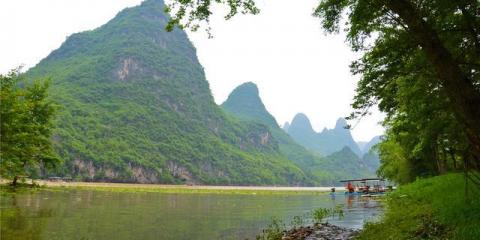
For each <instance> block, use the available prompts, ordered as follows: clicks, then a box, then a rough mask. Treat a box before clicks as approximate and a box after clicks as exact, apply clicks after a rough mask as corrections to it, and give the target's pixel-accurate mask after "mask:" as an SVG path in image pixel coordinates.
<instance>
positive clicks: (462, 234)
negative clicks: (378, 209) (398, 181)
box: [358, 174, 480, 240]
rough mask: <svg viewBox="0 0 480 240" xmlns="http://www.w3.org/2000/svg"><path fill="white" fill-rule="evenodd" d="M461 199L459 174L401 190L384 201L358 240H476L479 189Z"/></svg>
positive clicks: (462, 184)
mask: <svg viewBox="0 0 480 240" xmlns="http://www.w3.org/2000/svg"><path fill="white" fill-rule="evenodd" d="M469 193H470V197H469V198H468V199H469V200H470V203H467V200H466V197H465V181H464V177H463V175H462V174H448V175H443V176H438V177H432V178H428V179H421V180H417V181H416V182H414V183H411V184H407V185H404V186H401V187H400V188H399V189H398V191H395V192H394V193H392V194H390V195H389V196H388V197H387V209H386V211H385V215H384V217H383V219H382V220H381V221H380V222H377V223H367V224H366V225H365V228H364V231H363V232H362V233H361V234H360V235H359V236H358V239H382V240H384V239H395V240H397V239H462V240H463V239H465V240H467V239H472V240H473V239H480V189H478V188H477V189H471V190H470V192H469Z"/></svg>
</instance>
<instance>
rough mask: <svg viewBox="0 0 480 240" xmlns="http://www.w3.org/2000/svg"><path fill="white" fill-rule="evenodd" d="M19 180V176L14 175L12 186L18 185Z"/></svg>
mask: <svg viewBox="0 0 480 240" xmlns="http://www.w3.org/2000/svg"><path fill="white" fill-rule="evenodd" d="M17 182H18V176H14V177H13V181H12V186H14V187H16V186H17Z"/></svg>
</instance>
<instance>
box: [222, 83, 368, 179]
mask: <svg viewBox="0 0 480 240" xmlns="http://www.w3.org/2000/svg"><path fill="white" fill-rule="evenodd" d="M222 107H223V108H224V109H225V110H226V111H227V112H229V113H231V114H232V115H234V116H235V117H238V118H240V119H243V120H245V121H253V122H257V123H261V124H264V125H266V126H268V128H269V130H270V132H271V133H272V135H273V137H274V138H275V139H276V140H277V141H278V143H279V148H280V151H281V152H282V153H284V154H285V155H286V156H287V157H288V158H289V159H290V160H291V161H293V162H295V163H296V164H297V165H298V166H299V167H300V168H301V169H302V170H303V171H304V172H305V173H306V174H307V176H308V177H309V178H311V179H313V180H314V181H315V182H320V183H322V184H335V183H337V182H336V181H338V180H339V179H342V178H352V177H365V176H372V175H373V171H369V170H368V169H367V168H366V166H365V164H363V162H362V160H361V159H360V158H359V157H358V156H356V155H355V154H354V153H353V152H352V151H351V150H350V149H349V148H348V147H345V149H340V150H339V151H338V152H335V153H333V154H331V155H329V156H327V157H320V156H319V155H317V154H315V153H314V152H311V151H309V150H307V149H306V148H305V147H303V146H301V145H300V144H299V143H297V142H296V141H295V140H293V139H292V137H290V136H289V135H288V134H287V133H286V132H285V131H284V130H282V129H281V128H280V127H279V126H278V124H277V122H276V121H275V119H274V117H273V116H272V115H271V114H270V113H269V112H268V111H267V109H266V108H265V105H264V104H263V102H262V100H261V98H260V96H259V91H258V88H257V86H256V85H255V84H254V83H251V82H247V83H244V84H242V85H240V86H238V87H237V88H235V89H234V90H233V91H232V92H231V93H230V95H229V97H228V99H227V100H226V101H225V102H224V103H223V104H222ZM304 119H306V118H304ZM306 121H308V119H306ZM308 124H309V122H307V124H305V125H304V126H307V130H308V126H309V125H308ZM310 129H311V128H310ZM312 131H313V130H312ZM307 141H308V140H307Z"/></svg>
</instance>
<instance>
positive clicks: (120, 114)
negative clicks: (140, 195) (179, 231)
mask: <svg viewBox="0 0 480 240" xmlns="http://www.w3.org/2000/svg"><path fill="white" fill-rule="evenodd" d="M166 23H167V16H166V15H165V14H164V3H163V2H162V1H161V0H147V1H145V2H143V3H142V4H141V5H140V6H136V7H133V8H128V9H125V10H123V11H121V12H120V13H119V14H117V16H116V17H115V18H114V19H112V20H111V21H109V22H108V23H106V24H105V25H103V26H101V27H99V28H97V29H95V30H92V31H86V32H82V33H77V34H73V35H71V36H70V37H68V39H67V40H66V41H65V42H64V43H63V44H62V46H61V47H60V48H59V49H57V50H55V51H53V52H52V53H51V54H50V55H49V56H48V57H46V58H45V59H43V60H42V61H41V62H40V63H39V64H38V65H37V66H35V67H34V68H32V69H31V70H29V71H28V72H27V73H26V76H27V77H28V78H32V79H34V78H44V77H49V78H51V96H52V98H54V100H55V102H57V103H58V105H59V108H58V109H59V110H58V117H57V121H56V129H55V134H54V141H55V146H56V150H57V152H58V153H59V155H60V157H61V158H62V159H63V161H64V164H63V165H62V166H61V167H60V169H58V171H57V172H55V173H51V174H58V175H63V176H72V177H74V178H77V179H80V180H92V181H95V180H99V181H119V182H142V183H158V182H159V183H183V182H188V183H204V184H295V185H296V184H305V183H307V182H310V181H311V180H309V179H307V178H306V177H305V174H304V172H303V171H302V170H300V169H299V168H298V167H297V166H296V165H295V164H294V163H292V162H291V161H289V160H288V159H287V158H286V157H285V156H284V155H283V154H281V152H280V150H279V146H278V142H277V141H276V140H275V139H274V138H273V137H272V134H271V133H270V132H269V130H268V128H267V127H266V126H264V125H262V124H257V123H253V122H243V121H240V120H237V119H235V118H233V117H229V116H227V115H226V114H225V113H224V112H223V110H221V108H220V107H218V106H217V105H216V104H215V103H214V101H213V97H212V95H211V93H210V89H209V85H208V82H207V81H206V79H205V74H204V71H203V68H202V66H201V65H200V64H199V62H198V59H197V56H196V50H195V48H194V47H193V45H192V44H191V42H190V41H189V40H188V38H187V35H186V34H185V32H183V31H181V30H178V29H176V30H174V31H173V32H171V33H167V32H166V31H165V30H164V29H165V25H166Z"/></svg>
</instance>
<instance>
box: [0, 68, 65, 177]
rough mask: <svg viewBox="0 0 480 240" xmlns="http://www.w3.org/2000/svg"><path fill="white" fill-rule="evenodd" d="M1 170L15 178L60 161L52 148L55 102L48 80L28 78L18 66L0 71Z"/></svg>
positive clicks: (6, 175)
mask: <svg viewBox="0 0 480 240" xmlns="http://www.w3.org/2000/svg"><path fill="white" fill-rule="evenodd" d="M0 83H1V90H0V102H1V105H0V116H1V124H0V127H1V129H0V133H1V135H0V139H1V141H0V149H1V151H0V174H1V175H2V177H6V178H13V179H14V184H15V183H16V180H17V178H18V176H19V175H26V174H32V173H34V172H35V170H38V168H39V167H45V168H53V167H54V166H55V164H56V163H57V162H58V158H57V157H56V154H55V152H54V151H53V148H52V141H51V135H52V121H53V117H54V113H55V107H54V103H53V102H52V101H50V100H49V99H48V94H47V90H48V86H49V82H48V81H34V82H27V81H26V80H25V79H24V78H22V77H20V76H19V72H18V70H13V71H11V72H10V73H9V74H8V75H0Z"/></svg>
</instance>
